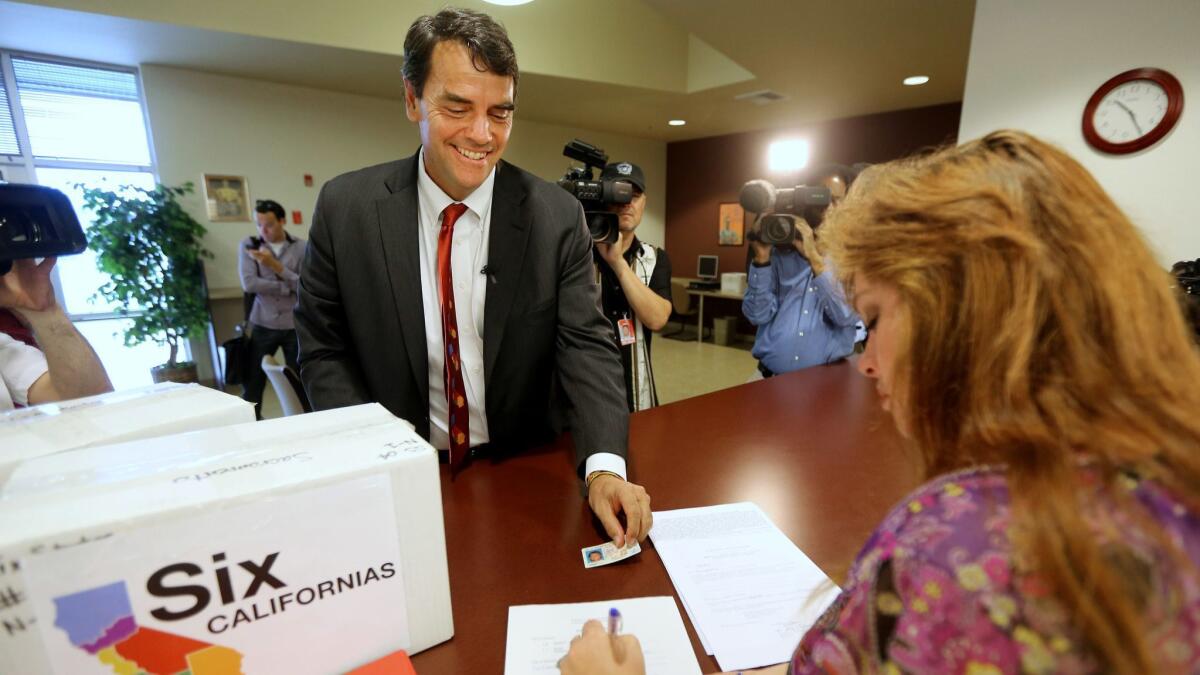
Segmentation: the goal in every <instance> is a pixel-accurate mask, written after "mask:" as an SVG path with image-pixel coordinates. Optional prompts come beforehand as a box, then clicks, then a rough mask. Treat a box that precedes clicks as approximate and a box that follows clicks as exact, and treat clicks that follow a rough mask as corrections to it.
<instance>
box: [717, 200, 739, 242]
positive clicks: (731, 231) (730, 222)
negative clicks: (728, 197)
mask: <svg viewBox="0 0 1200 675" xmlns="http://www.w3.org/2000/svg"><path fill="white" fill-rule="evenodd" d="M745 219H746V212H745V211H743V210H742V205H741V204H738V203H737V202H726V203H724V204H721V210H720V219H719V220H720V222H719V223H718V224H717V243H718V244H720V245H721V246H741V245H742V241H743V239H742V237H743V236H744V235H745V233H746V223H745Z"/></svg>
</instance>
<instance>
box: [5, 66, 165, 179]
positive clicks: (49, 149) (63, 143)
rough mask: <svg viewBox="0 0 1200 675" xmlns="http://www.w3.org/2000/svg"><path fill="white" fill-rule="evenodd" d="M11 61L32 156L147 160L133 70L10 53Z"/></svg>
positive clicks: (132, 162) (142, 162)
mask: <svg viewBox="0 0 1200 675" xmlns="http://www.w3.org/2000/svg"><path fill="white" fill-rule="evenodd" d="M12 66H13V72H14V74H15V76H16V87H15V89H16V95H17V96H18V97H19V100H20V103H21V108H22V110H23V112H24V114H25V126H26V128H27V129H28V131H29V145H30V150H31V151H32V153H33V155H34V157H35V158H36V159H50V160H61V161H72V162H94V163H97V164H115V165H129V166H139V167H147V166H149V165H150V146H149V141H148V139H147V135H146V122H145V118H144V117H143V115H142V106H141V100H140V97H139V95H138V82H137V77H136V76H135V75H134V74H133V73H131V72H128V71H123V70H115V69H107V68H97V67H91V66H80V65H71V64H65V63H55V62H51V61H39V60H36V59H30V58H24V57H16V56H14V57H13V59H12Z"/></svg>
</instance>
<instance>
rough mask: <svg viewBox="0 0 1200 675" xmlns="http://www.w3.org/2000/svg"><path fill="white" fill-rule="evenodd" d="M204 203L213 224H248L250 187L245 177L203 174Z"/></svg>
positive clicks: (249, 218) (249, 219)
mask: <svg viewBox="0 0 1200 675" xmlns="http://www.w3.org/2000/svg"><path fill="white" fill-rule="evenodd" d="M204 203H205V204H207V205H208V219H209V220H211V221H212V222H214V223H246V222H250V221H251V220H252V218H251V217H250V186H249V185H247V183H246V177H245V176H226V175H222V174H215V173H206V174H204Z"/></svg>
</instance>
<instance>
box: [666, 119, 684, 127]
mask: <svg viewBox="0 0 1200 675" xmlns="http://www.w3.org/2000/svg"><path fill="white" fill-rule="evenodd" d="M667 124H669V125H671V126H673V127H681V126H683V125H685V124H687V120H671V121H670V122H667Z"/></svg>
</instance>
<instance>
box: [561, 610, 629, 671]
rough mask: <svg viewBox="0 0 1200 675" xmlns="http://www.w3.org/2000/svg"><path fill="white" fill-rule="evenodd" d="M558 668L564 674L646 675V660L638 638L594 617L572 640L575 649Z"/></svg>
mask: <svg viewBox="0 0 1200 675" xmlns="http://www.w3.org/2000/svg"><path fill="white" fill-rule="evenodd" d="M558 669H559V670H560V671H562V673H563V675H627V674H628V675H644V674H645V672H646V661H645V658H644V657H643V655H642V645H641V643H639V642H638V639H637V638H636V637H634V636H632V635H616V634H612V633H609V632H608V631H606V630H605V629H604V625H603V624H601V623H600V622H599V621H595V620H593V621H589V622H587V623H586V624H584V625H583V634H582V635H579V636H577V637H576V638H575V639H573V640H571V650H570V651H569V652H567V655H566V656H564V657H563V658H562V660H561V661H559V662H558Z"/></svg>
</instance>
